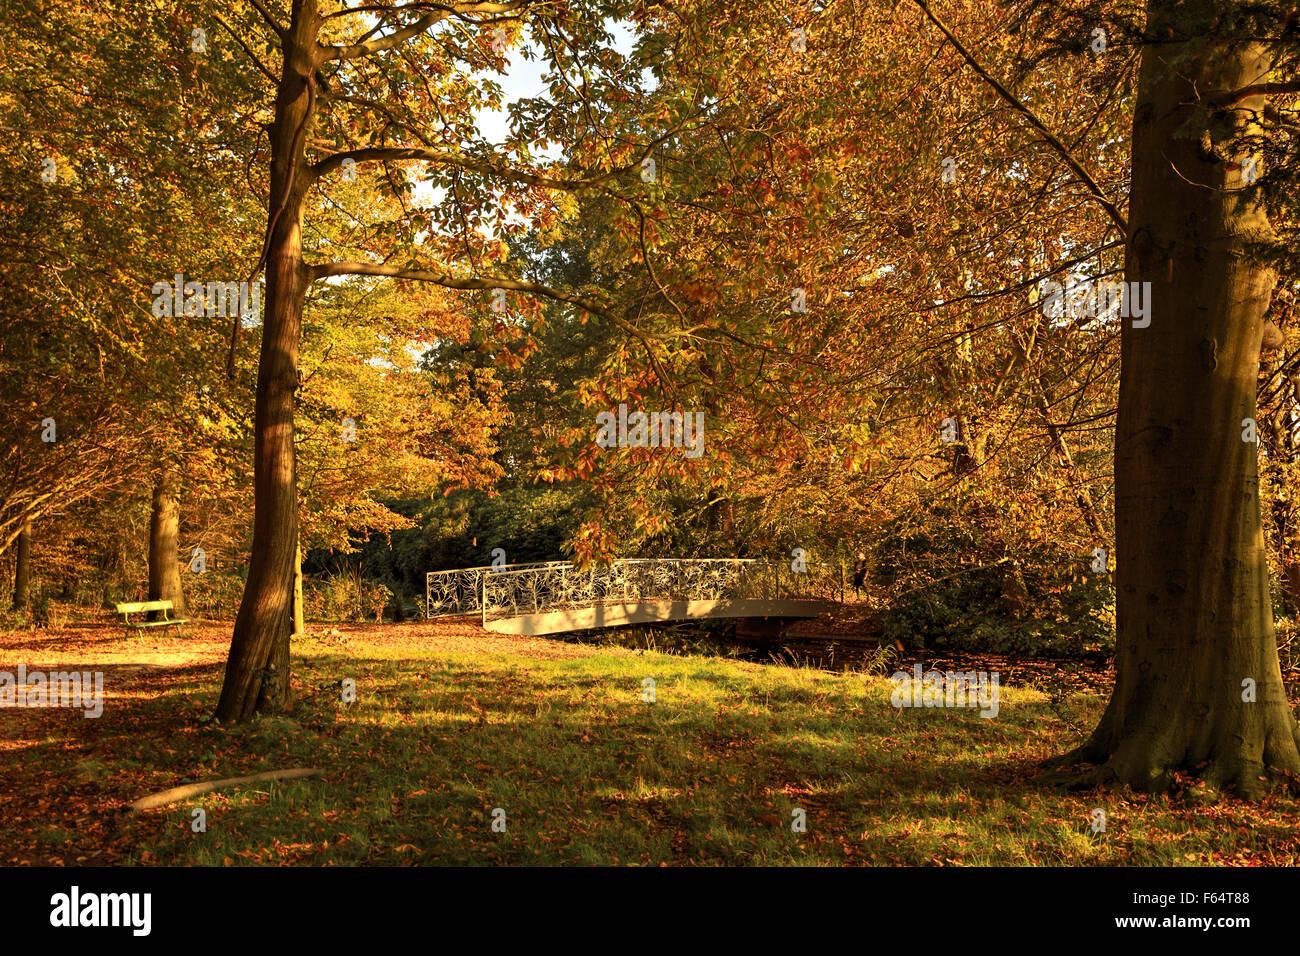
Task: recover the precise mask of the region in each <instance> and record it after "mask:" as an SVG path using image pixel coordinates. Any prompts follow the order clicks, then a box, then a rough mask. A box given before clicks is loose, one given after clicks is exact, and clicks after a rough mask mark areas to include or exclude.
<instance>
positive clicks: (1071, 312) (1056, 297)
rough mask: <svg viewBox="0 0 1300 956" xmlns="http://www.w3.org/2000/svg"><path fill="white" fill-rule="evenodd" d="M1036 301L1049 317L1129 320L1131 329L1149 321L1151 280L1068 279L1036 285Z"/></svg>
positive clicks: (1149, 322)
mask: <svg viewBox="0 0 1300 956" xmlns="http://www.w3.org/2000/svg"><path fill="white" fill-rule="evenodd" d="M1038 291H1039V301H1040V302H1041V303H1042V306H1043V314H1044V315H1046V316H1047V317H1048V318H1049V319H1062V318H1070V319H1085V318H1090V319H1111V318H1115V317H1119V318H1123V319H1132V320H1133V328H1135V329H1145V328H1146V327H1147V326H1148V325H1150V324H1151V283H1150V282H1093V281H1091V280H1085V281H1083V282H1067V283H1066V284H1065V285H1062V284H1061V283H1059V282H1055V281H1053V280H1051V279H1048V280H1045V281H1043V282H1042V283H1040V284H1039V287H1038Z"/></svg>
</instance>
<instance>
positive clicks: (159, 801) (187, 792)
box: [131, 767, 325, 810]
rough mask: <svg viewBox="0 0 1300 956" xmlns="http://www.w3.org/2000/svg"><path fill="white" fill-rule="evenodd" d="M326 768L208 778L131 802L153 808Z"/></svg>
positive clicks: (316, 773)
mask: <svg viewBox="0 0 1300 956" xmlns="http://www.w3.org/2000/svg"><path fill="white" fill-rule="evenodd" d="M324 772H325V771H324V770H321V769H320V768H319V767H298V768H296V769H294V770H269V771H266V772H265V773H255V774H252V775H250V776H247V777H226V778H225V779H223V780H208V781H206V782H204V783H190V784H186V785H185V786H183V787H172V788H171V789H170V790H163V791H161V792H159V793H151V794H149V795H148V796H147V797H141V798H140V799H139V800H137V801H135V803H133V804H131V809H132V810H152V809H153V808H154V807H161V806H165V805H166V804H169V803H175V802H176V801H177V800H185V799H188V798H189V797H197V796H199V795H200V794H203V793H211V792H212V791H213V790H220V789H221V788H223V787H233V786H235V785H237V784H241V783H260V782H262V781H264V780H297V779H298V778H300V777H319V776H320V775H321V774H322V773H324Z"/></svg>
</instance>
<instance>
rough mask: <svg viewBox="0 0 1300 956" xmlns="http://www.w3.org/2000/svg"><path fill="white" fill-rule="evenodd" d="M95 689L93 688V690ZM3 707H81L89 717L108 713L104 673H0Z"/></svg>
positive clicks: (0, 703) (23, 670) (21, 670)
mask: <svg viewBox="0 0 1300 956" xmlns="http://www.w3.org/2000/svg"><path fill="white" fill-rule="evenodd" d="M92 688H93V689H92ZM0 707H78V708H80V709H82V710H83V711H84V712H85V716H87V717H98V716H100V715H101V714H102V713H104V674H103V672H102V671H95V672H94V673H91V672H90V671H54V672H52V673H46V672H45V671H29V670H28V669H27V666H26V665H25V664H19V665H18V674H17V675H16V676H15V675H14V674H13V673H12V672H10V671H0Z"/></svg>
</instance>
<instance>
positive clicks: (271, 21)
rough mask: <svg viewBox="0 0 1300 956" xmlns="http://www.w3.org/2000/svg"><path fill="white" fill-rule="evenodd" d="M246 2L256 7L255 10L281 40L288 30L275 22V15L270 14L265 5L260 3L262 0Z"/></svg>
mask: <svg viewBox="0 0 1300 956" xmlns="http://www.w3.org/2000/svg"><path fill="white" fill-rule="evenodd" d="M248 2H249V3H250V4H252V5H253V6H254V7H256V8H257V12H258V13H260V14H261V15H262V19H263V20H265V21H266V24H267V26H269V27H270V28H271V29H272V30H274V31H275V35H276V36H278V37H279V38H280V39H281V40H283V39H284V37H285V34H286V33H288V32H289V31H288V30H287V29H286V28H285V27H282V26H281V25H280V24H279V23H278V22H276V19H275V17H273V16H271V11H270V10H268V9H266V6H265V4H263V3H262V0H248Z"/></svg>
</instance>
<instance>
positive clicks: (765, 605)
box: [484, 598, 835, 636]
mask: <svg viewBox="0 0 1300 956" xmlns="http://www.w3.org/2000/svg"><path fill="white" fill-rule="evenodd" d="M834 607H835V605H833V604H831V603H830V602H828V601H796V600H785V601H762V600H715V601H674V600H671V599H669V598H660V599H657V600H656V599H651V600H645V601H626V602H621V603H612V604H595V605H592V606H590V607H578V608H569V609H567V610H563V611H541V612H538V613H535V614H523V615H520V616H519V617H508V618H499V619H497V620H489V621H487V622H485V625H484V626H485V627H487V629H488V630H489V631H499V632H501V633H504V634H526V635H529V636H532V635H537V634H559V633H562V632H564V631H586V630H590V629H592V628H597V627H622V626H624V625H627V624H653V623H655V622H658V621H685V620H692V619H696V618H705V617H713V618H717V617H724V618H725V617H746V618H748V617H764V618H789V619H792V620H793V619H797V618H806V617H817V616H818V615H819V614H825V613H826V612H828V611H830V610H832V609H833V608H834Z"/></svg>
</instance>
